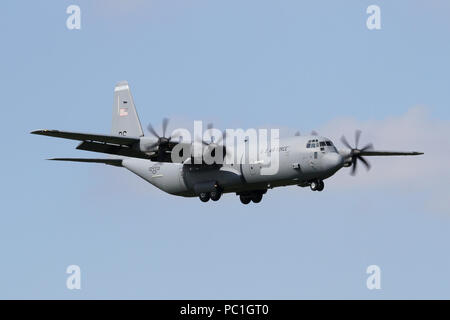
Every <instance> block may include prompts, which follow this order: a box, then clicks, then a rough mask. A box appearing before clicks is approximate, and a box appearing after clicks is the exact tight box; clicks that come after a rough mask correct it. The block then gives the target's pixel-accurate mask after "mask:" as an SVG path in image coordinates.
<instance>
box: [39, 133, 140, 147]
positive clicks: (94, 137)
mask: <svg viewBox="0 0 450 320" xmlns="http://www.w3.org/2000/svg"><path fill="white" fill-rule="evenodd" d="M31 133H32V134H39V135H43V136H49V137H57V138H63V139H71V140H80V141H90V142H103V143H112V144H117V145H132V144H134V143H139V138H132V137H124V136H110V135H104V134H90V133H80V132H68V131H59V130H36V131H32V132H31Z"/></svg>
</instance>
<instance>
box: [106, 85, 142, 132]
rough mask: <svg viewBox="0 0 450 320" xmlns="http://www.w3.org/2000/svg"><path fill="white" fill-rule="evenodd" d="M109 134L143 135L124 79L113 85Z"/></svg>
mask: <svg viewBox="0 0 450 320" xmlns="http://www.w3.org/2000/svg"><path fill="white" fill-rule="evenodd" d="M111 134H112V135H121V136H129V137H142V136H143V135H144V132H143V131H142V127H141V123H140V122H139V117H138V115H137V112H136V108H135V106H134V102H133V97H132V96H131V92H130V87H129V86H128V82H126V81H121V82H119V83H118V84H116V86H115V87H114V104H113V116H112V130H111Z"/></svg>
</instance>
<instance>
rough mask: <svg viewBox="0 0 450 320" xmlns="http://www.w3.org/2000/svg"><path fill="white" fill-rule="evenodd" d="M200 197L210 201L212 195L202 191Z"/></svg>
mask: <svg viewBox="0 0 450 320" xmlns="http://www.w3.org/2000/svg"><path fill="white" fill-rule="evenodd" d="M198 197H199V198H200V200H201V201H202V202H208V201H209V199H210V198H211V195H210V194H209V193H207V192H202V193H200V194H199V195H198Z"/></svg>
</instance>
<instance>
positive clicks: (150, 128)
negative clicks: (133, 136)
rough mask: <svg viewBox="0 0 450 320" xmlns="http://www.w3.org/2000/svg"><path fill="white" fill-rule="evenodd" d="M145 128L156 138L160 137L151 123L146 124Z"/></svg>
mask: <svg viewBox="0 0 450 320" xmlns="http://www.w3.org/2000/svg"><path fill="white" fill-rule="evenodd" d="M147 130H148V131H149V132H150V133H151V134H152V135H154V136H155V137H156V138H158V139H159V138H161V137H160V136H159V134H158V133H157V132H156V131H155V129H153V126H152V124H151V123H149V124H148V126H147Z"/></svg>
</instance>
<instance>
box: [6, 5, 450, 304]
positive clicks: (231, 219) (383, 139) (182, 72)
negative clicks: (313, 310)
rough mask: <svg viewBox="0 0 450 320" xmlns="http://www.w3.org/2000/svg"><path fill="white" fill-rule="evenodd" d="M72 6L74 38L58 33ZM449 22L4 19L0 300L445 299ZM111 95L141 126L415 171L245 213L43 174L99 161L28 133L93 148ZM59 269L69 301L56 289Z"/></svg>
mask: <svg viewBox="0 0 450 320" xmlns="http://www.w3.org/2000/svg"><path fill="white" fill-rule="evenodd" d="M70 4H77V5H79V6H80V8H81V12H82V18H81V19H82V20H81V30H72V31H70V30H68V29H67V28H66V18H67V14H66V12H65V11H66V8H67V6H69V5H70ZM371 4H377V5H379V6H380V7H381V19H382V29H381V30H378V31H369V30H368V29H367V28H366V19H367V14H366V8H367V7H368V6H369V5H371ZM449 12H450V5H449V4H448V1H444V0H442V1H439V0H433V1H395V2H394V1H381V0H373V1H356V0H354V1H345V2H344V1H286V0H283V1H268V0H263V1H261V0H259V1H256V0H246V1H234V0H231V1H207V0H191V1H181V0H173V1H172V0H171V1H156V0H155V1H138V0H133V1H119V0H111V1H106V0H101V1H40V2H36V1H4V2H3V3H2V5H1V10H0V15H1V19H0V23H1V25H0V33H1V38H2V51H1V53H0V58H1V59H0V66H1V68H0V70H1V73H2V77H1V78H0V84H1V87H2V88H3V90H2V95H3V97H2V98H3V99H2V100H3V104H4V108H3V119H4V120H3V132H4V134H3V140H4V144H6V146H5V145H4V147H3V151H2V157H1V158H2V159H1V161H2V167H3V174H2V178H3V179H2V184H1V188H2V190H1V191H2V201H1V203H2V210H1V212H2V214H1V222H0V243H1V244H0V248H1V253H2V259H1V261H2V262H1V267H0V270H1V272H0V298H62V299H79V298H88V299H89V298H94V299H97V298H193V299H195V298H211V299H215V298H274V299H278V298H287V299H295V298H363V299H366V298H367V299H380V298H388V299H390V298H450V290H449V288H450V276H449V274H448V270H450V257H449V254H448V243H449V242H450V236H449V234H450V200H449V197H448V196H449V194H448V186H447V183H446V182H447V181H448V179H449V178H450V169H449V168H447V166H446V165H445V164H446V163H448V157H449V156H450V151H449V148H448V146H449V143H448V138H447V137H448V135H449V134H450V132H449V131H450V130H449V129H448V128H449V127H450V126H449V125H450V108H449V103H450V90H448V84H449V83H450V79H449V78H450V63H449V57H450V41H448V40H449V34H450V23H449V21H450V20H449V19H448V18H449ZM120 80H128V81H129V83H130V85H131V87H132V93H133V95H134V100H135V103H136V105H137V108H138V112H139V115H140V118H141V120H142V122H143V124H144V125H146V124H147V123H148V122H152V123H153V124H154V125H158V124H159V123H160V122H161V119H162V118H163V117H166V116H168V117H170V118H171V119H172V126H173V127H177V126H182V125H185V124H187V123H192V122H193V121H194V120H205V121H208V122H209V121H213V122H214V123H215V124H216V125H217V126H218V127H219V128H238V127H242V128H250V127H259V126H272V127H279V128H282V129H283V132H284V134H292V133H293V132H295V131H296V130H297V129H299V130H300V131H301V132H302V133H305V132H309V131H311V130H312V129H315V130H318V131H319V132H320V133H323V134H326V135H327V136H329V137H330V138H331V139H333V140H334V141H335V142H336V143H337V144H339V142H338V139H339V137H340V136H341V135H342V134H346V135H347V136H351V135H352V134H353V132H354V130H355V129H358V128H360V129H363V140H364V142H368V141H372V142H374V143H375V146H376V147H379V148H380V149H406V150H415V149H417V150H421V151H425V152H426V154H425V156H424V157H421V158H414V159H411V158H409V159H373V160H372V159H371V160H372V161H371V163H372V165H373V168H372V170H371V171H370V172H369V173H367V172H365V171H364V170H361V171H360V172H359V175H358V176H357V177H349V175H348V172H347V171H348V170H345V169H344V170H342V172H339V173H338V174H337V175H336V176H335V177H333V178H332V179H330V180H327V181H326V190H325V192H322V193H312V192H310V191H309V189H302V188H296V187H290V188H282V189H276V190H271V191H270V192H269V193H268V194H267V195H266V196H265V199H264V200H263V201H262V202H261V203H260V204H259V205H249V206H243V205H241V204H240V202H239V201H238V198H237V197H236V196H234V195H226V196H224V197H223V198H222V199H221V201H219V202H218V203H208V204H206V205H205V204H203V203H201V202H200V201H199V200H198V199H183V198H177V197H173V196H169V195H167V194H164V193H162V192H161V191H159V190H157V189H155V188H154V187H152V186H151V185H149V184H147V183H145V182H144V181H143V180H140V179H139V178H138V177H136V176H134V175H133V174H132V173H130V172H127V171H125V169H119V168H115V167H107V166H103V165H83V164H70V163H67V164H66V163H51V162H48V161H45V160H44V159H46V158H49V157H54V156H71V157H83V156H95V155H94V154H88V153H83V152H81V151H76V150H75V149H74V147H75V146H76V143H75V142H70V141H63V140H56V139H51V138H45V137H37V136H32V135H30V134H28V133H29V132H30V131H31V130H34V129H40V128H50V129H61V130H75V131H86V132H94V133H109V131H110V126H111V107H112V95H113V86H114V84H115V83H116V82H118V81H120ZM349 138H350V137H349ZM350 139H351V138H350ZM71 264H76V265H79V266H80V267H81V272H82V289H81V290H80V291H70V290H68V289H67V288H66V286H65V283H66V278H67V275H66V274H65V270H66V268H67V266H68V265H71ZM372 264H376V265H379V266H380V268H381V270H382V278H381V285H382V290H379V291H369V290H368V289H367V288H366V278H367V275H366V273H365V271H366V268H367V266H369V265H372Z"/></svg>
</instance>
